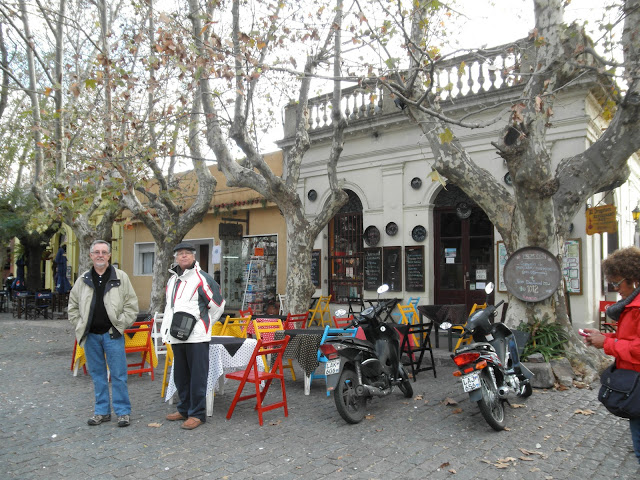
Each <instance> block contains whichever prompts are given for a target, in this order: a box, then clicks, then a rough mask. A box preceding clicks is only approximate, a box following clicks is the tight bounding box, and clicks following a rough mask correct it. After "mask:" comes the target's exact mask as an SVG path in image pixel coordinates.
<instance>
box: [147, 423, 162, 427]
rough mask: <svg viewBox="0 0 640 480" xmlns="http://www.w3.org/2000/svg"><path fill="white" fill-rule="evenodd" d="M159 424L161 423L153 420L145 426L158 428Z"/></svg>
mask: <svg viewBox="0 0 640 480" xmlns="http://www.w3.org/2000/svg"><path fill="white" fill-rule="evenodd" d="M161 426H162V424H161V423H157V422H153V423H150V424H148V425H147V427H151V428H160V427H161Z"/></svg>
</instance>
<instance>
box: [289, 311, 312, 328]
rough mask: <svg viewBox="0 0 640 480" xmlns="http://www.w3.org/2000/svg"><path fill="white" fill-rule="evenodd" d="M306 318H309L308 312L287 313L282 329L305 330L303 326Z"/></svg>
mask: <svg viewBox="0 0 640 480" xmlns="http://www.w3.org/2000/svg"><path fill="white" fill-rule="evenodd" d="M307 318H309V312H305V313H287V319H286V320H285V321H284V329H285V330H293V329H295V328H305V325H306V324H307ZM297 324H300V325H297Z"/></svg>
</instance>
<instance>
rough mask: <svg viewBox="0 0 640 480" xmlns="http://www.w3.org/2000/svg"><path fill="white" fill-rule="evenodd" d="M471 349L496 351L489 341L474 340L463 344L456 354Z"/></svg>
mask: <svg viewBox="0 0 640 480" xmlns="http://www.w3.org/2000/svg"><path fill="white" fill-rule="evenodd" d="M471 350H487V351H495V349H494V348H493V346H492V345H491V344H490V343H488V342H474V343H470V344H468V345H463V346H461V347H460V348H458V350H456V354H458V353H464V352H468V351H471Z"/></svg>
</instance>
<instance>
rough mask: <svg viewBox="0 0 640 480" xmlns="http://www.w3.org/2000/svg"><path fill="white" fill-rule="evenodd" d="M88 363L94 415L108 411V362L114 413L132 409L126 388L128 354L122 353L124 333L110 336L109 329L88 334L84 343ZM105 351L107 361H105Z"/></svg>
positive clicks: (109, 406)
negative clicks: (93, 394) (104, 331)
mask: <svg viewBox="0 0 640 480" xmlns="http://www.w3.org/2000/svg"><path fill="white" fill-rule="evenodd" d="M84 353H85V355H86V357H87V366H88V367H89V373H90V374H91V379H92V380H93V390H94V392H95V395H96V404H95V407H94V412H93V413H95V414H96V415H109V414H111V404H110V401H109V378H108V376H107V364H108V365H109V371H110V373H111V392H112V394H113V410H114V411H115V412H116V415H117V416H121V415H129V414H130V413H131V402H130V401H129V389H128V388H127V356H126V355H125V353H124V337H123V336H121V337H120V338H116V339H113V338H111V336H110V335H109V333H105V334H103V335H97V334H95V333H89V334H87V340H86V342H85V344H84ZM105 355H106V357H107V358H106V361H105Z"/></svg>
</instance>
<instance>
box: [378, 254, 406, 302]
mask: <svg viewBox="0 0 640 480" xmlns="http://www.w3.org/2000/svg"><path fill="white" fill-rule="evenodd" d="M382 264H383V268H382V281H383V282H384V283H386V284H387V285H389V291H391V292H400V291H402V249H401V247H384V248H383V250H382Z"/></svg>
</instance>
